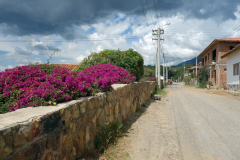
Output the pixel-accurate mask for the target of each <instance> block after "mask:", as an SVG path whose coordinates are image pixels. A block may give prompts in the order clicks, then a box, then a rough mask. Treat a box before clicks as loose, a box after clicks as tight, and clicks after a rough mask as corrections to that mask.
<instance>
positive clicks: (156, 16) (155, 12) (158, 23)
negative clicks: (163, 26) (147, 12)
mask: <svg viewBox="0 0 240 160" xmlns="http://www.w3.org/2000/svg"><path fill="white" fill-rule="evenodd" d="M153 5H154V9H155V13H156V17H157V22H158V26H159V27H160V22H159V18H158V15H157V9H156V4H155V0H153Z"/></svg>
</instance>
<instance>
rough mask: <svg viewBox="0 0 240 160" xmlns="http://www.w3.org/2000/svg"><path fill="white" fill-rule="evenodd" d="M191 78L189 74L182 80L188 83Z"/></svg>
mask: <svg viewBox="0 0 240 160" xmlns="http://www.w3.org/2000/svg"><path fill="white" fill-rule="evenodd" d="M191 79H192V77H191V76H187V77H184V79H183V81H184V83H185V85H190V81H191Z"/></svg>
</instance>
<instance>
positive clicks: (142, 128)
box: [111, 84, 240, 160]
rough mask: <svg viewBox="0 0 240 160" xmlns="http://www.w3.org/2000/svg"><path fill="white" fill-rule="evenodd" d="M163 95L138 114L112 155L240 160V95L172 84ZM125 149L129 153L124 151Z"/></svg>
mask: <svg viewBox="0 0 240 160" xmlns="http://www.w3.org/2000/svg"><path fill="white" fill-rule="evenodd" d="M167 91H168V95H167V96H166V97H165V98H164V99H163V100H162V101H154V100H149V101H148V102H147V103H146V105H147V107H146V108H145V112H144V113H143V114H142V115H141V116H139V115H137V114H136V115H134V116H132V117H131V119H130V120H129V122H130V123H131V124H132V125H131V128H130V129H129V133H128V135H127V136H126V137H125V138H122V139H121V140H120V141H119V144H117V145H116V146H115V147H114V149H111V150H112V151H113V150H115V155H114V157H112V159H133V160H151V159H152V160H165V159H184V160H198V159H199V160H208V159H209V160H211V159H214V160H216V159H219V160H239V159H240V101H239V98H234V97H233V96H230V95H227V94H225V93H219V91H218V92H215V91H211V90H210V91H209V90H203V89H196V88H191V87H185V86H183V84H173V85H172V86H171V87H169V88H168V89H167ZM123 155H127V156H123Z"/></svg>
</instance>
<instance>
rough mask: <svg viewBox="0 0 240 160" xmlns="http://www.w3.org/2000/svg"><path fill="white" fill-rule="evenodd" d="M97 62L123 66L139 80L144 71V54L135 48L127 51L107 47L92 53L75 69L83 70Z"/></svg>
mask: <svg viewBox="0 0 240 160" xmlns="http://www.w3.org/2000/svg"><path fill="white" fill-rule="evenodd" d="M97 64H112V65H115V66H119V67H122V68H124V69H125V70H127V71H129V72H131V73H132V74H133V75H134V76H135V77H136V80H137V81H138V80H140V78H141V77H142V76H143V73H144V69H143V58H142V55H141V54H139V53H138V52H136V51H134V50H133V49H129V50H126V51H120V50H107V49H106V50H104V51H101V52H99V53H92V54H91V55H90V56H89V57H88V58H85V59H84V60H83V61H82V62H81V63H80V64H79V65H78V67H77V68H76V70H75V71H78V72H81V71H82V70H83V69H85V68H89V67H91V66H93V65H97Z"/></svg>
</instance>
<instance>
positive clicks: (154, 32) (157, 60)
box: [152, 28, 164, 89]
mask: <svg viewBox="0 0 240 160" xmlns="http://www.w3.org/2000/svg"><path fill="white" fill-rule="evenodd" d="M156 32H157V33H156ZM161 34H164V30H162V29H160V28H158V29H157V30H153V33H152V35H157V38H153V39H152V40H157V55H156V57H157V59H156V68H157V71H156V72H155V74H156V73H157V75H156V78H157V80H158V87H159V88H160V89H161V79H160V77H161V75H160V74H161V70H160V40H163V39H161V37H160V35H161Z"/></svg>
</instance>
